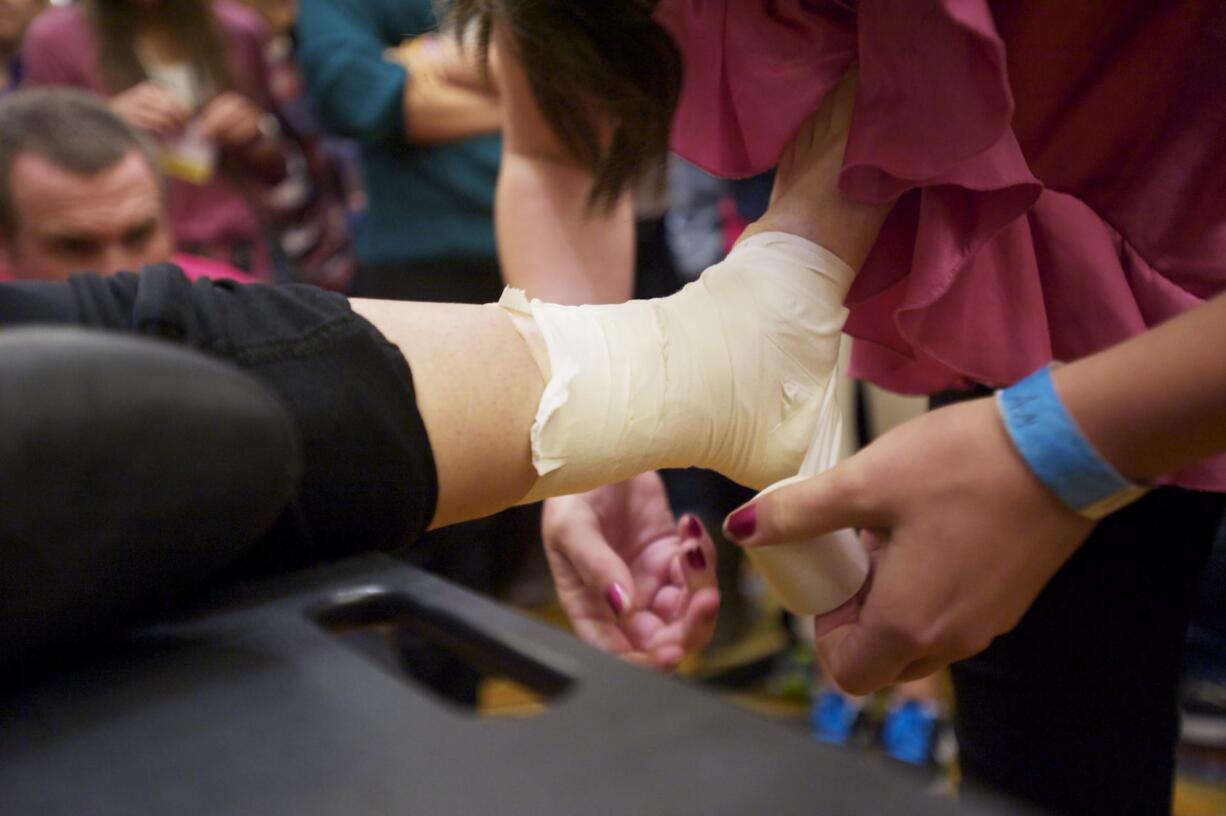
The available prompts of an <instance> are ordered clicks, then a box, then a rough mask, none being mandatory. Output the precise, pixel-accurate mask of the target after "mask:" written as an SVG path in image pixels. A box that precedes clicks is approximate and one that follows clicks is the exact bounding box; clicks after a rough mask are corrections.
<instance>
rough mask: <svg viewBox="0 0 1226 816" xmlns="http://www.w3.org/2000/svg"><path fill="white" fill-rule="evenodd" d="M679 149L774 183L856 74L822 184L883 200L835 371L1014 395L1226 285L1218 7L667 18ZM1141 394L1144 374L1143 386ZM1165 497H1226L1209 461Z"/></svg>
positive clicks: (751, 6)
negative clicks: (880, 225)
mask: <svg viewBox="0 0 1226 816" xmlns="http://www.w3.org/2000/svg"><path fill="white" fill-rule="evenodd" d="M657 16H658V19H659V20H660V22H661V23H663V24H664V25H665V26H666V27H667V28H668V29H669V30H670V31H671V32H672V33H673V35H674V38H675V39H676V40H677V43H678V45H679V46H680V48H681V50H682V53H683V55H684V58H685V64H686V77H685V85H684V89H683V92H682V98H681V105H680V110H679V112H678V114H677V119H676V121H675V126H674V130H673V147H674V149H675V150H676V151H677V152H678V153H680V154H681V155H682V156H684V157H685V158H687V159H689V160H690V161H692V162H694V163H696V164H698V165H699V166H701V167H703V168H705V169H707V170H709V171H711V172H713V173H716V174H718V175H722V176H734V177H735V176H747V175H751V174H754V173H758V172H761V171H763V170H766V169H768V168H770V167H772V166H773V165H774V164H775V163H776V160H777V158H778V156H779V153H780V151H781V149H782V147H783V145H784V144H785V143H786V142H787V140H788V139H789V138H790V137H791V135H792V134H793V133H794V132H795V130H796V127H797V126H798V125H799V123H800V122H801V121H802V120H803V119H804V118H805V117H806V116H808V115H809V114H810V113H812V112H813V111H814V110H816V109H817V108H818V107H819V106H820V104H821V102H822V99H823V98H824V97H825V94H826V93H827V92H828V91H829V90H830V89H831V88H833V87H834V85H835V84H836V83H837V81H838V80H839V78H840V77H841V76H842V74H843V73H844V72H845V71H846V69H847V68H848V66H849V65H850V63H851V62H852V61H853V60H857V61H858V63H859V70H860V81H859V89H858V92H857V98H856V107H855V111H854V114H853V118H852V126H851V133H850V136H849V139H848V145H847V150H846V154H845V156H844V164H843V171H842V174H841V176H840V179H839V186H840V189H841V190H842V192H843V193H844V194H845V195H847V196H848V197H849V198H852V199H855V200H860V201H886V200H890V199H898V201H897V204H896V205H895V207H894V209H893V211H892V212H891V215H890V217H889V219H888V220H887V222H886V225H885V227H884V229H883V230H882V233H881V236H880V237H879V239H878V241H877V244H876V246H875V247H874V249H873V252H872V254H871V255H870V257H869V259H868V261H867V263H866V264H865V267H864V269H863V271H861V273H860V275H859V277H858V278H857V280H856V282H855V284H854V285H853V286H852V289H851V292H850V293H849V295H848V298H847V305H848V307H849V309H850V316H849V318H848V321H847V332H848V333H849V334H850V335H852V337H853V338H855V344H854V346H853V354H852V373H853V374H855V375H857V376H862V377H865V378H867V379H870V380H872V381H873V382H876V383H878V384H879V385H882V386H883V387H885V388H888V389H891V390H894V391H899V392H903V393H913V394H922V393H932V392H935V391H939V390H942V389H946V388H950V387H960V386H965V385H968V384H970V383H981V384H984V385H989V386H1001V385H1006V384H1009V383H1012V382H1014V381H1016V380H1018V379H1020V378H1021V377H1023V376H1024V375H1026V374H1028V373H1029V372H1030V371H1033V370H1034V369H1036V368H1039V367H1040V366H1042V365H1044V364H1045V363H1047V362H1049V361H1051V360H1053V359H1056V360H1073V359H1076V358H1078V357H1082V356H1085V355H1087V354H1091V353H1093V352H1096V351H1099V350H1101V349H1103V348H1106V347H1107V346H1110V345H1113V344H1115V343H1117V342H1119V341H1121V340H1124V339H1125V338H1128V337H1131V336H1133V335H1135V334H1137V333H1139V332H1142V331H1144V330H1145V329H1146V328H1148V327H1151V326H1154V325H1156V324H1158V323H1160V322H1162V321H1163V320H1166V319H1167V318H1170V317H1172V316H1173V315H1176V314H1178V313H1180V312H1182V311H1184V310H1186V309H1189V308H1191V307H1193V306H1195V305H1197V304H1199V303H1201V302H1202V301H1203V300H1204V299H1205V298H1208V297H1210V296H1212V295H1214V294H1216V293H1218V292H1220V291H1223V290H1224V289H1226V6H1223V5H1222V4H1216V3H1207V2H1204V3H1202V2H1186V3H1161V4H1158V3H1150V2H1147V1H1146V0H1113V2H1110V3H1067V2H1063V0H1027V2H1025V3H1008V2H1000V3H989V2H986V0H907V1H906V2H902V3H899V2H887V0H861V2H859V3H840V2H834V0H827V1H826V2H822V1H821V0H750V1H743V0H663V2H661V4H660V7H659V11H658V13H657ZM1138 376H1144V373H1143V372H1139V373H1138ZM1165 481H1169V482H1171V483H1174V484H1179V485H1181V486H1184V487H1189V488H1194V489H1204V490H1216V491H1226V457H1217V458H1215V459H1210V460H1207V461H1206V462H1204V463H1202V464H1200V465H1198V466H1195V467H1192V468H1189V469H1187V470H1184V471H1181V472H1179V473H1177V474H1171V476H1170V477H1169V478H1168V479H1166V480H1165Z"/></svg>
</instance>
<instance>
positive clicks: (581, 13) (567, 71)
mask: <svg viewBox="0 0 1226 816" xmlns="http://www.w3.org/2000/svg"><path fill="white" fill-rule="evenodd" d="M656 2H657V0H453V2H452V9H451V12H452V19H453V20H454V21H455V22H456V24H457V25H458V27H459V28H460V30H464V29H465V28H467V27H468V26H469V25H475V26H476V27H477V31H478V33H479V35H480V37H479V41H480V43H481V47H482V49H485V48H486V47H487V46H488V43H489V38H490V31H491V26H492V24H493V22H494V21H495V20H497V21H498V22H500V23H502V24H504V25H505V26H506V27H507V31H508V32H509V34H510V36H511V40H512V42H513V43H514V47H515V49H516V52H517V53H516V56H517V57H518V59H519V61H520V63H521V64H522V65H523V68H524V73H525V74H526V75H527V77H528V82H529V83H530V84H531V86H532V93H533V96H534V97H535V98H536V102H537V104H538V105H539V106H540V109H541V113H542V114H543V115H544V117H545V119H546V121H547V122H548V123H549V125H550V127H552V128H553V130H554V132H555V133H556V134H557V136H558V138H559V139H560V140H561V141H562V143H563V145H565V147H566V148H567V149H568V150H569V151H570V152H571V154H572V155H573V156H574V157H575V158H576V159H577V160H578V161H579V162H580V163H581V164H582V165H583V166H584V167H586V168H587V169H588V170H589V171H591V173H592V175H593V177H594V179H595V183H594V186H593V187H592V196H591V202H590V203H591V204H592V205H605V206H608V205H611V204H612V203H613V202H614V201H616V199H617V198H618V196H619V195H620V194H621V193H622V192H623V191H624V190H626V189H627V188H628V187H630V186H631V185H633V184H634V183H635V182H636V181H639V180H640V179H642V178H643V177H645V176H646V175H647V173H648V172H651V171H652V170H654V169H655V168H658V167H659V166H660V164H661V162H662V161H663V160H664V157H665V155H666V153H667V152H668V137H669V130H670V129H671V127H672V121H673V114H674V113H675V112H676V109H677V100H678V98H679V96H680V94H681V70H682V68H681V54H680V52H679V51H678V49H677V46H676V44H675V43H674V42H673V40H672V37H670V36H669V34H668V32H667V31H665V30H664V28H663V27H661V26H660V25H659V24H658V23H656V22H655V20H654V19H653V18H652V12H654V11H655V6H656Z"/></svg>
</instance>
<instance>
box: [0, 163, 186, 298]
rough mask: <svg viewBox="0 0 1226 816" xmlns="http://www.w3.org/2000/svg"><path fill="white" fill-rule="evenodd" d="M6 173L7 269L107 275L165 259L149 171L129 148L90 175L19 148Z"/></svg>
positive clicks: (164, 236) (31, 274)
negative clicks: (9, 208)
mask: <svg viewBox="0 0 1226 816" xmlns="http://www.w3.org/2000/svg"><path fill="white" fill-rule="evenodd" d="M9 179H10V183H11V186H12V202H13V212H14V214H15V215H16V229H15V230H14V234H13V235H12V236H10V237H7V238H5V239H3V243H4V249H5V252H6V254H7V256H8V257H7V265H8V271H9V273H10V274H11V275H13V276H14V277H17V278H41V279H44V280H63V279H65V278H67V277H68V276H69V275H71V274H72V273H74V272H98V273H100V274H103V275H111V274H114V273H115V272H119V271H121V270H125V269H127V270H130V271H135V270H137V269H139V268H140V267H141V266H142V265H144V264H150V263H160V262H162V261H166V260H169V258H170V255H171V253H172V252H173V244H172V241H171V237H170V227H169V225H168V224H167V221H166V212H165V209H164V207H163V201H162V192H161V189H160V188H159V186H158V180H157V177H156V176H155V175H154V173H153V170H152V169H151V168H150V167H149V163H148V162H147V161H146V160H145V158H144V157H143V156H142V155H141V154H140V153H138V152H137V151H135V150H133V151H130V152H129V153H128V154H127V155H125V156H124V157H123V158H122V159H120V160H119V161H118V162H116V163H115V164H114V165H112V166H111V167H109V168H107V169H106V170H103V171H102V172H101V173H98V174H96V175H93V176H79V175H77V174H75V173H72V172H70V171H68V170H64V169H63V168H60V167H57V166H55V165H54V164H52V163H51V162H50V161H48V160H47V159H45V158H43V157H42V156H39V155H38V154H36V153H23V154H21V155H19V156H18V157H17V159H16V161H14V162H13V167H12V171H11V173H10V175H9Z"/></svg>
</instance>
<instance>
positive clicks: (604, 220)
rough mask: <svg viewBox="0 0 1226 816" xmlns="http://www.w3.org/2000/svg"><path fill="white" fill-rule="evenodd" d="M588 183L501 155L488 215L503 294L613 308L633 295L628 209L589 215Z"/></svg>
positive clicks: (560, 167)
mask: <svg viewBox="0 0 1226 816" xmlns="http://www.w3.org/2000/svg"><path fill="white" fill-rule="evenodd" d="M591 184H592V178H591V175H590V174H589V173H587V172H586V171H584V170H583V169H582V168H580V167H578V166H576V165H572V164H567V163H565V162H563V161H555V160H552V159H548V158H537V157H532V156H524V155H519V154H515V153H509V152H508V153H504V155H503V162H502V167H501V169H500V171H499V176H498V189H497V192H496V195H495V203H494V213H495V227H496V234H497V238H498V252H499V259H500V261H501V263H502V273H503V277H504V278H505V280H506V282H507V284H508V285H510V286H516V287H519V288H521V289H524V290H525V291H526V292H527V293H528V296H529V297H536V298H540V299H542V300H546V301H549V302H551V303H619V302H621V301H624V300H627V299H628V298H629V297H630V295H631V293H632V291H633V287H634V206H633V202H632V200H631V198H630V196H628V195H627V196H623V197H622V199H621V200H620V201H619V202H618V203H617V204H616V205H615V206H614V207H613V208H612V209H610V210H607V211H606V210H595V211H589V210H588V208H587V197H588V192H589V191H590V189H591Z"/></svg>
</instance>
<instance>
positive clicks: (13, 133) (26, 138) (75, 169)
mask: <svg viewBox="0 0 1226 816" xmlns="http://www.w3.org/2000/svg"><path fill="white" fill-rule="evenodd" d="M133 150H135V151H137V152H138V153H140V155H141V157H142V158H143V159H144V160H145V161H146V162H148V163H149V168H150V169H151V170H152V171H153V174H154V176H155V177H157V178H158V179H159V184H160V183H161V173H160V172H159V170H158V163H157V157H156V155H155V153H154V150H153V146H152V145H151V144H150V142H149V140H148V139H146V138H145V137H144V136H143V135H141V133H140V132H138V131H137V130H136V129H135V128H133V127H132V126H131V125H129V124H128V123H126V122H124V121H123V120H122V119H120V118H119V117H118V116H116V115H115V114H114V113H113V112H112V111H111V109H110V107H108V106H107V104H106V101H105V100H103V99H101V98H100V97H97V96H95V95H93V94H91V93H87V92H85V91H81V90H77V89H75V88H33V89H30V90H22V91H17V92H15V93H11V94H9V95H8V96H5V97H4V98H3V99H0V233H2V234H4V235H5V236H8V237H10V238H11V237H12V236H13V234H14V233H15V232H16V229H17V212H16V210H15V209H14V206H13V189H12V178H11V177H12V172H13V164H14V163H15V162H16V161H17V157H18V156H20V155H21V154H22V153H34V154H37V155H38V156H41V157H42V158H45V159H46V160H47V161H49V162H51V163H52V164H54V165H55V166H56V167H59V168H62V169H64V170H67V171H69V172H71V173H77V174H79V175H82V176H92V175H95V174H97V173H101V172H102V171H103V170H106V169H108V168H110V167H113V166H114V165H115V164H116V163H117V162H118V161H119V160H120V159H122V158H123V157H124V156H126V155H128V153H130V152H132V151H133Z"/></svg>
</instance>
